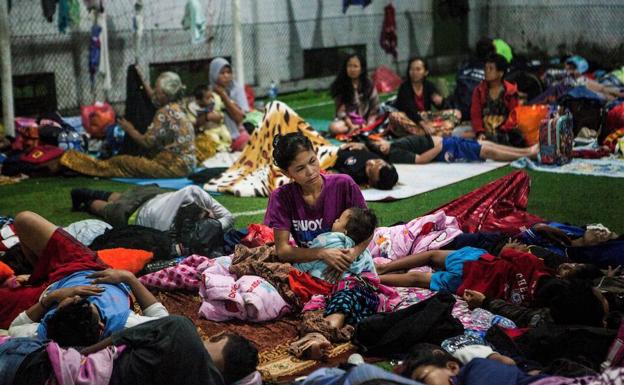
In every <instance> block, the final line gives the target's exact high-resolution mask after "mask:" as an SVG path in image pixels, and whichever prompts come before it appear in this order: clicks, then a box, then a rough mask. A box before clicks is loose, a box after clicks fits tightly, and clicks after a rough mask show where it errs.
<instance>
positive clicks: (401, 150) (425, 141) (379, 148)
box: [343, 135, 539, 164]
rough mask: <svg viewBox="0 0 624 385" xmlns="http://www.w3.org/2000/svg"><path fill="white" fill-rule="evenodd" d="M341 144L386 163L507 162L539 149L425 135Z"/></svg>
mask: <svg viewBox="0 0 624 385" xmlns="http://www.w3.org/2000/svg"><path fill="white" fill-rule="evenodd" d="M343 147H344V148H345V149H349V150H362V149H367V148H369V149H370V150H372V151H373V152H375V153H377V154H379V155H380V156H382V157H383V158H384V159H385V160H386V161H387V162H389V163H394V164H426V163H430V162H447V163H455V162H480V161H484V160H487V159H491V160H494V161H499V162H509V161H513V160H516V159H518V158H522V157H525V156H526V157H529V158H532V159H534V158H536V157H537V154H538V152H539V145H537V144H536V145H534V146H532V147H525V148H516V147H511V146H504V145H501V144H497V143H494V142H490V141H487V140H481V141H477V140H474V139H466V138H460V137H457V136H449V137H445V138H442V137H439V136H429V135H409V136H405V137H402V138H399V139H396V140H394V141H392V142H390V141H387V140H385V139H380V140H375V141H368V143H361V142H351V143H346V144H344V145H343Z"/></svg>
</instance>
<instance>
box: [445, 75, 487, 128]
mask: <svg viewBox="0 0 624 385" xmlns="http://www.w3.org/2000/svg"><path fill="white" fill-rule="evenodd" d="M455 79H456V85H455V92H454V93H453V98H452V99H453V102H452V103H451V104H452V105H453V107H454V108H457V109H458V110H460V111H461V115H462V119H463V120H470V105H471V104H472V92H473V91H474V89H475V88H476V87H477V86H478V85H479V83H481V81H482V80H484V79H485V71H484V69H483V65H481V67H478V66H475V65H474V63H467V64H464V65H462V67H461V68H460V69H459V71H457V76H456V77H455Z"/></svg>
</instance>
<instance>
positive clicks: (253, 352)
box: [221, 333, 258, 385]
mask: <svg viewBox="0 0 624 385" xmlns="http://www.w3.org/2000/svg"><path fill="white" fill-rule="evenodd" d="M226 336H227V342H226V343H225V346H224V347H223V373H221V374H222V375H223V381H224V382H225V384H226V385H229V384H232V383H234V382H236V381H238V380H240V379H242V378H244V377H245V376H248V375H249V374H251V373H252V372H253V371H255V370H256V367H257V366H258V349H256V347H255V346H254V345H253V344H252V343H251V342H250V341H249V340H248V339H247V338H245V337H242V336H239V335H238V334H234V333H229V334H227V335H226Z"/></svg>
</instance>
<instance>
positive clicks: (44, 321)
mask: <svg viewBox="0 0 624 385" xmlns="http://www.w3.org/2000/svg"><path fill="white" fill-rule="evenodd" d="M15 230H16V233H17V235H18V236H19V238H20V245H21V247H22V249H23V251H24V254H25V255H26V256H27V257H28V258H29V260H31V263H32V265H33V266H34V270H33V273H32V275H31V276H30V278H29V280H28V281H27V282H26V284H25V286H22V287H19V288H16V289H6V288H2V289H0V315H1V320H2V321H3V323H4V322H6V321H7V318H8V317H10V316H11V315H15V314H16V313H17V312H20V311H21V313H19V315H17V317H15V319H14V320H13V322H12V323H11V325H10V327H9V334H10V335H11V336H14V337H38V338H40V339H46V338H49V339H53V340H55V341H56V342H58V343H59V345H61V346H87V345H90V344H93V343H95V342H97V341H99V340H100V339H101V338H103V337H107V336H110V335H111V334H112V333H114V332H115V331H118V330H122V329H124V328H126V327H131V326H134V325H138V324H140V323H143V322H146V321H149V320H152V319H155V318H159V317H163V316H166V315H168V314H169V313H168V312H167V309H165V307H164V306H163V305H162V304H161V303H160V302H158V300H156V298H155V297H154V296H153V295H152V294H151V293H150V292H149V291H148V290H147V289H146V288H145V286H143V284H141V283H140V282H139V280H138V279H137V278H136V277H135V276H134V274H132V273H130V272H129V271H124V270H113V269H109V268H108V266H107V265H106V264H105V263H104V262H102V261H101V260H100V259H99V258H98V256H97V254H96V253H95V252H94V251H92V250H90V249H89V248H87V247H86V246H84V245H83V244H82V243H80V242H79V241H78V240H76V239H75V238H73V237H72V236H71V235H69V234H68V233H67V232H65V231H64V230H63V229H61V228H59V227H57V226H55V225H54V224H52V223H51V222H49V221H47V220H46V219H45V218H43V217H41V216H39V215H37V214H35V213H33V212H28V211H25V212H21V213H19V214H17V216H16V217H15ZM131 294H133V295H134V297H135V298H136V301H137V302H138V303H139V305H140V306H141V309H142V310H143V315H142V316H139V315H137V314H135V313H134V312H133V311H132V310H131V308H130V306H131V301H130V295H131ZM3 327H4V326H3Z"/></svg>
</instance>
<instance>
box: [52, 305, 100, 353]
mask: <svg viewBox="0 0 624 385" xmlns="http://www.w3.org/2000/svg"><path fill="white" fill-rule="evenodd" d="M46 331H47V335H48V338H49V339H51V340H54V341H55V342H56V343H57V344H59V346H61V347H69V346H89V345H93V344H95V343H96V342H98V341H99V340H100V335H101V331H100V325H99V320H98V318H97V316H96V315H95V313H94V312H93V309H92V308H91V304H90V303H89V301H87V299H86V298H83V299H81V300H79V301H77V302H74V303H71V304H69V305H67V306H63V307H61V308H58V309H57V310H56V312H55V313H54V314H52V316H51V317H50V319H48V322H47V325H46Z"/></svg>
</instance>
